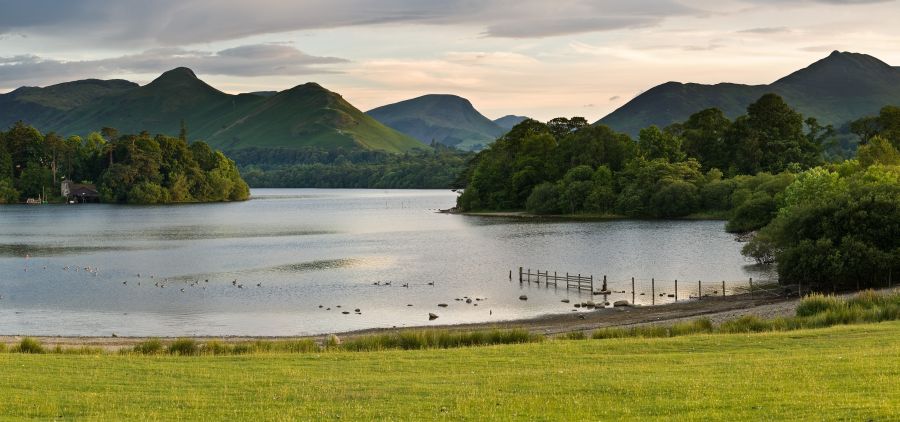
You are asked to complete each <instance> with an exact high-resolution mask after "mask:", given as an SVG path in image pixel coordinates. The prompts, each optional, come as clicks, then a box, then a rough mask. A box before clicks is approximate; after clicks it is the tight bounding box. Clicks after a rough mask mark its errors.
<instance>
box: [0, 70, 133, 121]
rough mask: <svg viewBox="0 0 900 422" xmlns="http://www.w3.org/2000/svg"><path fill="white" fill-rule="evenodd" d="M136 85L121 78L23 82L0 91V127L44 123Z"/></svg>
mask: <svg viewBox="0 0 900 422" xmlns="http://www.w3.org/2000/svg"><path fill="white" fill-rule="evenodd" d="M137 86H138V85H137V84H136V83H134V82H128V81H123V80H109V81H102V80H98V79H87V80H83V81H75V82H65V83H61V84H56V85H51V86H48V87H44V88H39V87H30V86H23V87H21V88H19V89H17V90H15V91H12V92H10V93H7V94H0V127H2V128H7V127H9V126H11V125H13V124H14V123H15V122H17V121H19V120H23V121H29V122H35V123H38V122H41V123H46V122H47V121H48V120H51V119H53V118H56V117H58V116H59V115H60V114H61V113H64V112H66V111H69V110H72V109H74V108H77V107H80V106H83V105H85V104H88V103H90V102H92V101H94V100H96V99H98V98H100V97H105V96H109V95H115V94H121V93H123V92H126V91H129V90H132V89H134V88H136V87H137Z"/></svg>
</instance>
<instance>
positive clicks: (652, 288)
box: [650, 278, 656, 305]
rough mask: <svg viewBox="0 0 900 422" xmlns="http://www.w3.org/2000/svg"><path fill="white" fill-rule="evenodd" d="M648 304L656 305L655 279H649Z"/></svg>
mask: <svg viewBox="0 0 900 422" xmlns="http://www.w3.org/2000/svg"><path fill="white" fill-rule="evenodd" d="M650 304H651V305H656V279H655V278H651V279H650Z"/></svg>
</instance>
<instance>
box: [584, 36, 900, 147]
mask: <svg viewBox="0 0 900 422" xmlns="http://www.w3.org/2000/svg"><path fill="white" fill-rule="evenodd" d="M770 92H774V93H776V94H778V95H781V96H782V97H784V99H785V100H786V101H787V102H788V104H790V105H791V106H792V107H794V108H795V109H796V110H797V111H799V112H801V113H802V114H803V115H804V116H807V117H815V118H817V119H819V121H820V122H821V123H828V124H833V125H835V127H839V126H841V125H843V124H845V123H847V122H849V121H851V120H855V119H858V118H860V117H862V116H867V115H873V114H877V113H878V110H880V109H881V108H882V107H883V106H885V105H898V104H900V69H898V68H896V67H891V66H889V65H887V64H885V63H884V62H882V61H880V60H878V59H876V58H874V57H872V56H868V55H865V54H857V53H842V52H838V51H835V52H833V53H831V55H829V56H828V57H826V58H824V59H822V60H819V61H817V62H815V63H813V64H812V65H810V66H809V67H807V68H805V69H801V70H798V71H796V72H794V73H792V74H790V75H788V76H785V77H784V78H781V79H779V80H777V81H775V82H773V83H772V84H770V85H740V84H732V83H722V84H716V85H701V84H693V83H688V84H683V83H678V82H667V83H665V84H662V85H658V86H656V87H654V88H652V89H650V90H648V91H646V92H644V93H643V94H641V95H639V96H637V97H636V98H634V99H633V100H631V101H629V102H628V103H627V104H625V105H623V106H622V107H620V108H619V109H617V110H615V111H614V112H612V113H610V114H609V115H607V116H606V117H604V118H602V119H600V120H599V121H598V122H597V123H600V124H605V125H608V126H610V127H612V128H613V129H616V130H619V131H622V132H626V133H629V134H631V135H636V134H637V132H638V131H640V129H642V128H644V127H647V126H650V125H657V126H660V127H662V126H667V125H669V124H671V123H675V122H680V121H684V120H686V119H687V118H688V117H689V116H690V115H691V114H693V113H696V112H698V111H700V110H703V109H706V108H710V107H717V108H720V109H721V110H722V111H724V112H725V114H726V115H728V116H729V117H732V118H734V117H737V116H739V115H741V114H744V113H746V109H747V106H748V105H749V104H750V103H752V102H754V101H756V100H757V99H758V98H759V97H761V96H762V95H763V94H766V93H770Z"/></svg>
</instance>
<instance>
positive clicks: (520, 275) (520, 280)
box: [519, 267, 522, 284]
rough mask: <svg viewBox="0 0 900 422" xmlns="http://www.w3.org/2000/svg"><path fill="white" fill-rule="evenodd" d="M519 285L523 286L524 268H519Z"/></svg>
mask: <svg viewBox="0 0 900 422" xmlns="http://www.w3.org/2000/svg"><path fill="white" fill-rule="evenodd" d="M519 284H522V267H519Z"/></svg>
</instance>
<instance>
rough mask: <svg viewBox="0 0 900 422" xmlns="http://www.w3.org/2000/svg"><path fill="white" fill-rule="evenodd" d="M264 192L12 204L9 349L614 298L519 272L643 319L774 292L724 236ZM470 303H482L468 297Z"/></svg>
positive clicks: (6, 317) (447, 201)
mask: <svg viewBox="0 0 900 422" xmlns="http://www.w3.org/2000/svg"><path fill="white" fill-rule="evenodd" d="M252 194H253V199H252V200H250V201H247V202H242V203H227V204H193V205H176V206H125V205H103V204H84V205H42V206H24V205H22V206H18V205H16V206H3V207H0V296H2V298H0V334H27V335H66V336H108V335H111V334H112V333H115V334H117V335H119V336H195V335H196V336H200V335H253V336H282V335H310V334H321V333H328V332H339V331H347V330H356V329H363V328H379V327H403V326H420V325H434V324H455V323H467V322H484V321H501V320H508V319H516V318H523V317H531V316H537V315H542V314H548V313H563V312H570V311H572V310H573V309H572V305H571V304H565V303H562V302H561V300H562V299H565V298H568V299H570V300H571V301H572V302H573V303H574V302H576V301H586V300H591V299H594V300H600V299H599V298H602V296H595V297H593V298H592V297H591V295H590V294H589V293H588V292H582V293H579V292H576V291H571V290H566V289H565V288H564V287H559V288H554V287H553V286H550V287H549V288H548V287H545V286H543V285H541V286H538V285H535V284H527V283H526V284H523V285H520V283H519V282H518V275H517V274H516V273H517V271H518V267H519V266H523V267H526V268H531V269H532V270H533V271H534V270H536V269H540V270H542V271H543V270H549V271H551V273H552V272H553V271H557V272H559V273H560V274H562V273H565V272H569V273H572V274H576V273H580V274H582V275H588V274H590V275H593V276H594V277H595V278H598V279H602V277H603V276H604V275H606V276H607V277H608V280H609V285H610V288H611V289H612V290H626V291H628V293H626V294H620V293H617V294H613V295H611V296H610V297H609V300H618V299H626V300H629V301H631V287H630V285H631V277H636V278H637V284H638V288H637V289H636V290H637V291H638V292H643V293H645V294H644V295H638V296H637V302H638V303H645V304H649V303H650V301H651V298H650V279H651V278H655V279H656V280H658V281H657V288H658V289H657V293H659V292H660V291H663V292H665V291H671V287H661V286H671V281H672V280H675V279H678V280H691V282H690V283H689V282H684V284H683V286H684V287H679V288H680V289H683V290H680V292H679V297H680V298H686V297H687V296H688V295H689V294H691V293H692V292H693V293H696V281H697V280H704V281H710V283H709V284H708V285H709V289H710V291H708V292H707V293H712V290H713V289H716V288H718V289H721V280H727V281H728V285H729V287H728V288H729V289H737V288H740V287H744V286H746V284H747V280H748V278H749V277H754V278H755V279H766V278H771V277H772V275H771V274H769V272H768V271H767V270H763V269H758V268H757V267H756V266H751V265H749V264H750V263H749V262H747V261H746V260H745V259H744V258H743V257H742V256H741V255H740V248H741V244H740V243H738V242H736V241H735V240H734V237H733V236H732V235H730V234H728V233H725V231H724V222H722V221H635V220H616V221H562V220H533V219H516V218H501V217H475V216H462V215H451V214H442V213H438V212H437V210H438V209H442V208H449V207H451V206H453V204H454V202H455V199H456V194H455V193H453V192H450V191H444V190H350V189H254V190H253V192H252ZM510 270H513V273H514V274H513V280H512V281H511V280H510V278H509V271H510ZM662 280H667V282H663V281H662ZM713 281H714V282H715V283H713ZM387 283H390V285H386V284H387ZM595 283H596V286H597V288H598V289H599V284H600V282H599V280H598V281H597V282H595ZM376 284H377V285H376ZM404 285H407V286H408V287H404ZM667 289H668V290H667ZM520 295H527V297H528V300H527V301H523V300H520V299H519V296H520ZM466 297H468V298H472V299H473V301H472V303H471V304H467V303H465V301H464V300H456V299H464V298H466ZM475 299H482V300H475ZM656 299H657V303H660V302H665V301H671V300H673V299H671V298H668V297H657V298H656ZM441 303H444V304H447V305H448V306H447V307H438V306H437V305H438V304H441ZM329 308H330V309H329ZM356 309H359V313H357V312H355V310H356ZM344 312H349V313H348V314H345V313H344ZM429 312H433V313H435V314H437V315H438V316H439V318H438V319H436V320H434V321H429V319H428V313H429Z"/></svg>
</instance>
